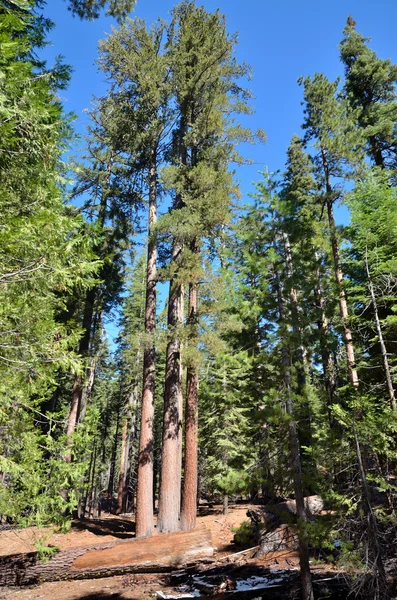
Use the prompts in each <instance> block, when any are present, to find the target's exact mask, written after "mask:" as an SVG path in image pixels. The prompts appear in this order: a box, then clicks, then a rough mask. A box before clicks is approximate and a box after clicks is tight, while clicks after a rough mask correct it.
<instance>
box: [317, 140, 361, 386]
mask: <svg viewBox="0 0 397 600" xmlns="http://www.w3.org/2000/svg"><path fill="white" fill-rule="evenodd" d="M322 161H323V168H324V174H325V182H326V194H327V200H326V203H327V213H328V224H329V231H330V238H331V247H332V255H333V259H334V270H335V279H336V284H337V287H338V292H339V311H340V315H341V317H342V323H343V337H344V341H345V349H346V359H347V371H348V374H349V380H350V383H351V385H352V386H353V387H354V388H358V385H359V381H358V374H357V369H356V360H355V356H354V345H353V336H352V332H351V329H350V326H349V311H348V308H347V299H346V293H345V290H344V287H343V282H344V277H343V271H342V262H341V259H340V252H339V242H338V237H337V233H336V224H335V218H334V208H333V201H332V186H331V183H330V176H329V169H328V161H327V158H326V155H325V152H324V150H322Z"/></svg>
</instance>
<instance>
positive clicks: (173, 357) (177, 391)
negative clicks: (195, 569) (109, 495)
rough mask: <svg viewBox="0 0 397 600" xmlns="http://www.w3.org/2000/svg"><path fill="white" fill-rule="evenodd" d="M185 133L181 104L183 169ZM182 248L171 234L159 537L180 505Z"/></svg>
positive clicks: (178, 204)
mask: <svg viewBox="0 0 397 600" xmlns="http://www.w3.org/2000/svg"><path fill="white" fill-rule="evenodd" d="M186 132H187V118H186V105H185V102H184V103H183V105H182V107H181V121H180V126H179V140H178V142H179V151H178V154H179V160H180V162H181V163H182V164H183V165H186V164H187V148H186V143H185V135H186ZM183 206H184V202H183V199H182V195H181V194H180V193H178V194H176V196H175V202H174V207H173V210H179V209H181V208H183ZM183 248H184V241H183V239H182V238H181V237H178V235H177V233H174V239H173V244H172V257H171V264H172V266H173V267H174V271H173V275H172V278H171V281H170V291H169V295H168V317H167V325H168V336H169V341H168V344H167V350H166V359H165V383H164V416H163V438H162V446H161V470H160V491H159V509H158V518H157V529H158V531H159V532H161V533H167V532H172V531H177V529H178V527H179V511H180V503H181V466H182V465H181V458H182V454H181V452H182V450H181V441H182V437H181V436H182V434H181V427H182V422H181V417H182V415H181V412H182V411H181V408H182V406H183V393H182V365H181V340H180V331H179V329H180V327H181V326H182V324H183V300H184V288H183V282H182V281H181V274H180V269H179V267H180V261H181V258H182V252H183Z"/></svg>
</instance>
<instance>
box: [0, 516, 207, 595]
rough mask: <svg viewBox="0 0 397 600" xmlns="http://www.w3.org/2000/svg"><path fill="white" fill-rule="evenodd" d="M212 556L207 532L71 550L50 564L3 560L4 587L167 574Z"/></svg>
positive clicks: (32, 556) (24, 558)
mask: <svg viewBox="0 0 397 600" xmlns="http://www.w3.org/2000/svg"><path fill="white" fill-rule="evenodd" d="M212 555H213V547H212V541H211V532H210V531H209V530H208V529H205V528H200V529H195V530H193V531H179V532H177V533H172V534H169V535H156V536H153V537H151V538H146V539H141V540H128V541H123V542H108V543H102V544H101V543H98V544H94V545H92V546H86V547H81V546H80V547H76V548H70V549H69V550H64V551H60V552H57V553H56V554H55V555H54V556H53V557H52V558H50V559H49V561H48V562H42V561H40V558H39V554H38V552H29V553H27V554H16V555H12V556H3V557H0V585H1V586H15V585H17V586H20V585H32V584H35V583H41V582H44V581H58V580H63V581H65V580H70V579H90V578H91V579H93V578H96V577H111V576H113V575H121V574H125V573H151V572H154V573H159V572H167V571H172V570H173V569H176V568H182V567H184V566H187V565H189V564H194V563H196V562H201V561H203V560H205V559H210V558H211V557H212Z"/></svg>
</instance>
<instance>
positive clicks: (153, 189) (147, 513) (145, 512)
mask: <svg viewBox="0 0 397 600" xmlns="http://www.w3.org/2000/svg"><path fill="white" fill-rule="evenodd" d="M156 221H157V170H156V156H155V153H154V152H153V153H152V163H151V166H150V173H149V223H148V253H147V279H146V306H145V336H146V338H145V346H144V353H143V382H142V410H141V429H140V436H139V456H138V488H137V504H136V536H137V537H147V536H151V535H153V531H154V521H153V423H154V393H155V379H156V350H155V341H154V334H155V331H156V273H157V264H156V263H157V241H156V236H155V232H154V226H155V224H156Z"/></svg>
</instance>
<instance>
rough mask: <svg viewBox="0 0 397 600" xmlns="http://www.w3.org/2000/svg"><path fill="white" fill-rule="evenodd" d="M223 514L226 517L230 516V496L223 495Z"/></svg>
mask: <svg viewBox="0 0 397 600" xmlns="http://www.w3.org/2000/svg"><path fill="white" fill-rule="evenodd" d="M223 514H224V515H225V516H226V515H228V514H229V495H228V494H223Z"/></svg>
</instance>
